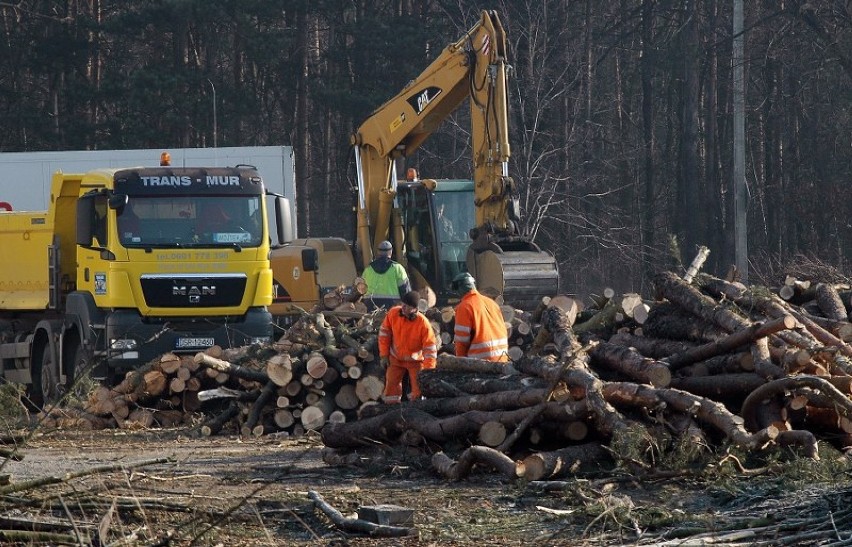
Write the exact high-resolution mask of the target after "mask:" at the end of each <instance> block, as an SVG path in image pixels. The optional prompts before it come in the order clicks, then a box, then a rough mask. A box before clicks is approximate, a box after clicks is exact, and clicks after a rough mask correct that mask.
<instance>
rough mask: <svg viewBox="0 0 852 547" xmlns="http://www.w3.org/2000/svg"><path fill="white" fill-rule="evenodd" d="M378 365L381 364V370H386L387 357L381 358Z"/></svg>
mask: <svg viewBox="0 0 852 547" xmlns="http://www.w3.org/2000/svg"><path fill="white" fill-rule="evenodd" d="M379 363H381V365H382V368H388V358H387V357H382V358H381V359H379Z"/></svg>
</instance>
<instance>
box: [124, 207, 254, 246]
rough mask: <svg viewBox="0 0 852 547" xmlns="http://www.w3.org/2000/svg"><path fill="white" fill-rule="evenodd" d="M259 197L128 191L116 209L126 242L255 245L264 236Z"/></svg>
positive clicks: (125, 243) (153, 244) (180, 244)
mask: <svg viewBox="0 0 852 547" xmlns="http://www.w3.org/2000/svg"><path fill="white" fill-rule="evenodd" d="M260 207H261V203H260V197H259V196H240V195H233V194H232V195H228V196H191V197H190V196H157V197H150V196H130V197H129V200H128V202H127V204H126V205H125V206H124V207H122V208H121V209H118V210H117V215H118V236H119V240H120V241H121V243H122V245H124V246H125V247H150V246H158V245H161V246H171V245H179V246H187V247H189V246H203V247H211V246H212V247H216V246H222V247H233V246H234V245H238V246H240V247H257V246H259V245H260V244H261V241H262V240H263V222H262V216H261V209H260Z"/></svg>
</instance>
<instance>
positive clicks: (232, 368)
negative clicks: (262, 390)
mask: <svg viewBox="0 0 852 547" xmlns="http://www.w3.org/2000/svg"><path fill="white" fill-rule="evenodd" d="M194 360H195V362H196V363H200V364H202V365H204V366H206V367H208V368H211V369H213V370H217V371H219V372H224V373H225V374H228V375H230V376H234V377H235V378H242V379H244V380H252V381H255V382H260V383H262V384H265V383H266V382H268V381H269V376H268V375H267V374H266V373H265V372H262V371H259V370H255V369H251V368H246V367H243V366H240V365H235V364H233V363H229V362H228V361H223V360H221V359H217V358H215V357H211V356H210V355H207V354H205V353H196V354H195V358H194Z"/></svg>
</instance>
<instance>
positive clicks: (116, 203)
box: [109, 194, 130, 209]
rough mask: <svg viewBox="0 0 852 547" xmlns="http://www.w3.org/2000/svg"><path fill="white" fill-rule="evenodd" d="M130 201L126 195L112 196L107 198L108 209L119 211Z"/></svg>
mask: <svg viewBox="0 0 852 547" xmlns="http://www.w3.org/2000/svg"><path fill="white" fill-rule="evenodd" d="M129 201H130V198H129V197H128V196H127V194H112V195H111V196H110V197H109V208H110V209H121V208H122V207H124V206H125V205H127V203H128V202H129Z"/></svg>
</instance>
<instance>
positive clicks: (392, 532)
mask: <svg viewBox="0 0 852 547" xmlns="http://www.w3.org/2000/svg"><path fill="white" fill-rule="evenodd" d="M308 497H310V498H311V501H313V502H314V505H315V506H316V508H317V509H319V510H320V511H322V512H323V513H325V515H326V516H327V517H328V518H329V519H331V522H332V523H334V525H335V526H337V527H338V528H339V529H341V530H343V531H344V532H355V533H358V534H368V535H370V536H373V537H402V536H407V535H411V534H412V533H413V529H411V528H405V527H403V526H387V525H384V524H376V523H373V522H369V521H366V520H362V519H350V518H346V517H344V516H343V514H342V513H341V512H340V511H338V510H337V509H335V508H334V507H332V506H331V505H329V504H328V503H327V502H326V501H325V500H324V499H323V497H322V496H321V495H320V494H319V493H317V492H315V491H313V490H310V491H309V492H308Z"/></svg>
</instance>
